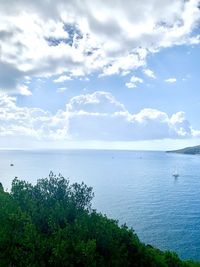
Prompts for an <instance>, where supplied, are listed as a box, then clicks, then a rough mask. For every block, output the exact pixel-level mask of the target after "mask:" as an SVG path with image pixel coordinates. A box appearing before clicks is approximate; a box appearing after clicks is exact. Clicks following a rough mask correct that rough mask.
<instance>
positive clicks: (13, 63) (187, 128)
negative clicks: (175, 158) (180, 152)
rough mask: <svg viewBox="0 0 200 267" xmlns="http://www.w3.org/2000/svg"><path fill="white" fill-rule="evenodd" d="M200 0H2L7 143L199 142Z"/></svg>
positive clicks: (0, 109) (160, 146)
mask: <svg viewBox="0 0 200 267" xmlns="http://www.w3.org/2000/svg"><path fill="white" fill-rule="evenodd" d="M199 55H200V1H199V0H176V1H170V0H143V1H140V0H127V1H122V0H109V1H102V0H93V1H92V0H81V1H80V0H68V1H66V0H57V1H53V0H43V1H41V0H35V1H31V0H30V1H29V0H18V1H15V0H9V1H4V0H0V148H1V149H40V148H47V149H52V148H62V149H67V148H70V149H71V148H96V149H101V148H102V149H108V148H110V149H137V150H138V149H139V150H140V149H141V150H166V149H167V150H168V149H176V148H181V147H185V146H193V145H198V144H200V90H199V84H200V75H199V74H200V73H199V70H200V57H199Z"/></svg>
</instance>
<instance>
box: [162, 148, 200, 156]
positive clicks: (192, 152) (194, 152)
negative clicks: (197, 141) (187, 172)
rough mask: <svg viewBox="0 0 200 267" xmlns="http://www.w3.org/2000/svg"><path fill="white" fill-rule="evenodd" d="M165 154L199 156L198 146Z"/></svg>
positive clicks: (199, 149)
mask: <svg viewBox="0 0 200 267" xmlns="http://www.w3.org/2000/svg"><path fill="white" fill-rule="evenodd" d="M167 153H180V154H190V155H198V154H200V146H193V147H186V148H182V149H178V150H171V151H167Z"/></svg>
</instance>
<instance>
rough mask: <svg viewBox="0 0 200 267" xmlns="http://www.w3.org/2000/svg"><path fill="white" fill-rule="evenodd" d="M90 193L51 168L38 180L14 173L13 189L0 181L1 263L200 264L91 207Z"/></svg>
mask: <svg viewBox="0 0 200 267" xmlns="http://www.w3.org/2000/svg"><path fill="white" fill-rule="evenodd" d="M92 198H93V192H92V188H91V187H87V186H86V185H85V184H84V183H82V184H77V183H75V184H72V185H70V184H69V181H68V180H66V179H65V178H64V177H62V176H61V175H59V176H55V175H54V174H53V173H50V175H49V178H48V179H47V178H45V179H41V180H38V182H37V184H36V185H31V184H30V183H27V182H25V181H20V180H18V179H17V178H16V179H14V180H13V183H12V188H11V191H10V193H8V192H5V191H4V190H3V187H2V186H0V266H1V267H4V266H5V267H13V266H23V267H43V266H49V267H51V266H54V267H64V266H69V267H72V266H77V267H84V266H85V267H95V266H97V267H98V266H102V267H106V266H109V267H117V266H118V267H123V266H124V267H128V266H140V267H142V266H148V267H156V266H160V267H167V266H170V267H173V266H174V267H187V266H200V265H199V264H198V263H194V262H183V261H181V260H180V259H179V258H178V256H177V255H176V254H175V253H172V252H162V251H160V250H158V249H155V248H153V247H152V246H150V245H144V244H143V243H141V242H140V240H139V239H138V237H137V235H136V234H135V233H134V231H133V230H131V229H128V228H127V227H126V226H125V225H123V226H121V227H119V226H118V223H117V222H116V221H114V220H110V219H108V218H107V217H106V216H103V215H101V214H99V213H97V212H96V211H94V210H92V209H91V200H92Z"/></svg>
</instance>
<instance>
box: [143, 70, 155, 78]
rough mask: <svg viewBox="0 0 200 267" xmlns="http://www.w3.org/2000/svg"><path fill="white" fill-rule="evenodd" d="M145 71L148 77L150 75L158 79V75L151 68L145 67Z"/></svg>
mask: <svg viewBox="0 0 200 267" xmlns="http://www.w3.org/2000/svg"><path fill="white" fill-rule="evenodd" d="M143 72H144V74H145V75H147V76H148V77H150V78H152V79H156V76H155V74H154V72H153V71H152V70H150V69H144V70H143Z"/></svg>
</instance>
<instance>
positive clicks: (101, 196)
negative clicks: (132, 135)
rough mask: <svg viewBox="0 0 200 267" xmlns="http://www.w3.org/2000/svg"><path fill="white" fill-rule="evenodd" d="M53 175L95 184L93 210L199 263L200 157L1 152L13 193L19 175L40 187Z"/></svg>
mask: <svg viewBox="0 0 200 267" xmlns="http://www.w3.org/2000/svg"><path fill="white" fill-rule="evenodd" d="M10 164H13V165H14V166H10ZM175 170H176V171H177V172H178V174H179V177H178V178H176V179H175V178H174V177H173V172H174V171H175ZM50 171H53V172H54V173H55V174H59V173H61V174H62V175H63V176H64V177H66V178H68V179H69V180H70V182H71V183H73V182H82V181H83V182H85V183H86V184H87V185H88V186H92V187H93V191H94V193H95V197H94V199H93V202H92V206H93V208H94V209H96V210H97V211H98V212H101V213H102V214H106V216H107V217H109V218H112V219H116V220H118V222H119V224H126V225H127V226H128V227H130V228H133V229H134V231H135V232H136V233H137V235H138V236H139V238H140V240H141V241H142V242H144V243H146V244H151V245H153V246H155V247H157V248H159V249H162V250H172V251H175V252H176V253H177V254H178V255H179V256H180V257H181V258H182V259H194V260H199V261H200V157H199V156H197V155H182V154H174V153H165V152H155V151H153V152H152V151H125V150H32V151H31V150H24V151H22V150H1V151H0V182H2V184H3V186H4V188H5V189H6V190H8V191H9V190H10V187H11V182H12V180H13V178H14V177H18V178H19V179H22V180H26V181H29V182H31V183H33V184H35V183H36V181H37V179H41V178H44V177H48V175H49V173H50Z"/></svg>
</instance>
